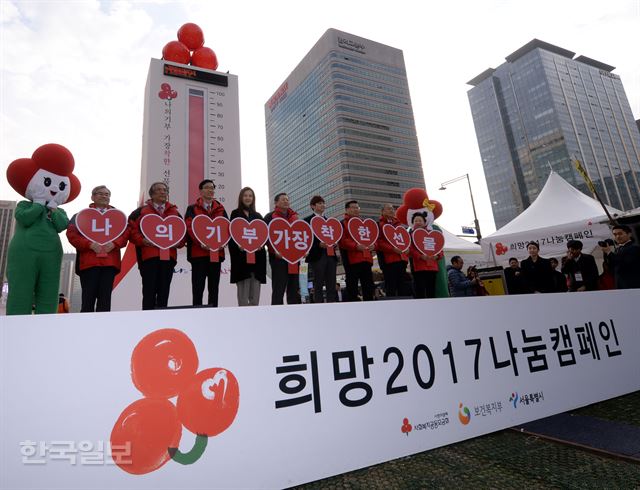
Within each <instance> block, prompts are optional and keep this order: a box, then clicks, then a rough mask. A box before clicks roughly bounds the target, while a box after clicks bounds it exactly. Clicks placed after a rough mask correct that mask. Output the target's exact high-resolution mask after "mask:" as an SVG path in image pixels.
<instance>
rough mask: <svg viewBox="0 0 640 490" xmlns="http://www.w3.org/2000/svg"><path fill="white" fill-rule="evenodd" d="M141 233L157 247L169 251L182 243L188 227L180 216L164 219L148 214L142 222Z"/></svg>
mask: <svg viewBox="0 0 640 490" xmlns="http://www.w3.org/2000/svg"><path fill="white" fill-rule="evenodd" d="M140 231H142V234H143V235H144V237H145V238H146V239H147V240H149V241H150V242H151V243H153V244H154V245H155V246H156V247H158V248H159V249H161V250H168V249H170V248H171V247H175V246H176V245H178V244H179V243H180V242H181V241H182V239H183V238H184V234H185V233H186V232H187V225H186V224H185V222H184V220H183V219H182V218H180V217H178V216H167V217H166V218H163V217H162V216H158V215H157V214H146V215H144V216H143V217H142V219H141V220H140Z"/></svg>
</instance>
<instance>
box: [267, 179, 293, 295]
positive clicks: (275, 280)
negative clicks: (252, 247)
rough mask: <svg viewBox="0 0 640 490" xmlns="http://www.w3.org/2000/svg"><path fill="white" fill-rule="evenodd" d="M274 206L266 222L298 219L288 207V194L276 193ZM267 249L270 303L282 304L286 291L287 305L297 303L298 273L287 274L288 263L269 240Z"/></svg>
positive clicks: (290, 221)
mask: <svg viewBox="0 0 640 490" xmlns="http://www.w3.org/2000/svg"><path fill="white" fill-rule="evenodd" d="M273 202H274V204H275V207H274V209H273V211H271V212H270V213H268V214H267V215H266V216H265V217H264V220H265V222H266V223H267V224H269V223H270V222H271V220H272V219H274V218H282V219H285V220H287V221H288V222H289V223H293V222H294V221H296V220H297V219H298V213H296V212H295V211H294V210H293V209H291V208H290V207H289V196H287V194H286V193H284V192H281V193H279V194H276V197H275V198H274V200H273ZM267 248H268V250H269V264H270V265H271V304H272V305H282V304H284V293H285V292H286V293H287V304H288V305H299V304H300V303H301V302H302V301H301V299H300V279H299V274H289V263H288V262H287V261H286V260H284V259H283V258H282V256H281V255H280V254H279V253H278V252H277V251H276V250H275V249H274V248H273V246H272V245H271V242H268V243H267Z"/></svg>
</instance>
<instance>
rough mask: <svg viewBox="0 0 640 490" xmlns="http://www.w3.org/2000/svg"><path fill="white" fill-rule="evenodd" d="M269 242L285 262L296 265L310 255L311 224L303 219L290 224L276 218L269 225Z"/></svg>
mask: <svg viewBox="0 0 640 490" xmlns="http://www.w3.org/2000/svg"><path fill="white" fill-rule="evenodd" d="M269 241H270V242H271V245H273V248H275V249H276V251H277V252H278V253H279V254H280V255H282V258H283V259H284V260H286V261H287V262H289V263H290V264H295V263H297V262H299V261H300V260H301V259H302V258H303V257H304V256H305V255H307V253H309V250H310V249H311V245H313V231H312V230H311V226H310V225H309V223H307V222H306V221H303V220H301V219H299V220H296V221H294V222H293V223H289V222H288V221H287V220H285V219H282V218H275V219H273V220H272V221H271V223H269Z"/></svg>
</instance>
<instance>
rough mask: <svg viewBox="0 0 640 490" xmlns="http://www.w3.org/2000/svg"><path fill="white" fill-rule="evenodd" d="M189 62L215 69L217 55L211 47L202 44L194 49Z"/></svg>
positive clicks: (216, 66)
mask: <svg viewBox="0 0 640 490" xmlns="http://www.w3.org/2000/svg"><path fill="white" fill-rule="evenodd" d="M191 64H192V65H193V66H198V67H200V68H206V69H208V70H215V69H216V68H218V57H217V56H216V54H215V53H214V52H213V49H211V48H207V47H206V46H203V47H202V48H198V49H196V50H195V51H194V52H193V54H192V55H191Z"/></svg>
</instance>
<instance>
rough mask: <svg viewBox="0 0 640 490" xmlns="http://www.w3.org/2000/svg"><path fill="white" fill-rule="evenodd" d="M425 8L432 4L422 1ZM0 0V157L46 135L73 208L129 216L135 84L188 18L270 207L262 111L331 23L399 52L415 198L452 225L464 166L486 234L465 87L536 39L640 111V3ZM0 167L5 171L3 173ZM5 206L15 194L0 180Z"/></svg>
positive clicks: (484, 199)
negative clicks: (97, 193) (105, 192)
mask: <svg viewBox="0 0 640 490" xmlns="http://www.w3.org/2000/svg"><path fill="white" fill-rule="evenodd" d="M432 4H433V5H432ZM301 5H303V4H301V3H300V2H293V1H273V2H246V1H236V2H215V1H193V2H190V1H181V2H169V1H145V2H133V1H111V2H96V1H92V0H83V1H74V2H71V1H64V0H60V1H53V0H50V1H20V2H16V1H8V0H0V20H1V25H0V44H1V48H0V50H1V51H0V55H1V57H0V68H1V71H0V77H1V86H0V102H1V108H0V110H1V114H0V118H1V119H0V140H1V142H0V162H2V163H1V165H2V168H3V169H6V167H7V165H8V164H9V163H10V162H11V161H12V160H14V159H16V158H20V157H27V156H30V155H31V153H32V152H33V150H35V148H37V147H38V146H39V145H41V144H44V143H48V142H56V143H60V144H63V145H65V146H67V147H68V148H69V149H70V150H71V151H72V152H73V154H74V156H75V158H76V169H77V170H76V173H77V174H78V176H79V177H80V179H81V181H82V182H83V185H84V189H83V192H82V193H81V195H80V197H79V198H78V199H76V200H75V201H74V202H72V203H69V204H67V205H66V206H65V208H66V209H67V211H68V212H69V213H73V212H76V211H78V210H79V209H81V208H83V207H85V206H86V205H87V204H88V202H89V190H90V189H91V188H92V187H93V186H94V185H97V184H99V183H100V184H101V183H106V184H107V185H108V186H109V187H111V189H112V193H113V197H112V202H113V204H114V205H116V206H118V207H120V208H121V209H123V210H124V211H127V212H128V211H130V210H132V209H133V208H134V207H135V204H136V196H137V195H138V188H139V166H140V158H141V136H142V112H143V102H144V101H143V95H144V85H145V81H146V76H147V70H148V66H149V59H150V58H152V57H155V58H160V57H161V50H162V47H163V46H164V44H165V43H166V42H168V41H170V40H172V39H175V34H176V31H177V29H178V28H179V27H180V26H181V25H182V24H183V23H185V22H195V23H197V24H199V25H200V26H201V27H202V29H203V31H204V33H205V44H206V45H207V46H209V47H211V48H212V49H213V50H214V51H216V53H217V55H218V59H219V61H220V66H219V70H221V71H227V70H229V71H230V72H231V73H234V74H237V75H238V77H239V83H240V130H241V137H240V141H241V148H242V161H243V185H250V186H252V187H254V188H255V189H256V192H257V194H258V205H259V206H258V207H259V208H260V209H261V210H262V211H266V210H267V208H268V202H267V200H268V198H267V168H266V144H265V135H264V108H263V106H264V103H265V101H266V100H267V99H268V98H269V97H270V96H271V95H272V93H273V92H275V90H276V89H277V88H278V87H279V86H280V84H281V83H282V82H283V81H284V80H285V78H286V77H287V75H288V74H289V73H290V72H291V70H292V69H293V68H294V67H295V65H296V64H297V63H298V61H299V60H300V59H301V58H302V57H303V56H304V55H305V54H306V53H307V51H308V50H309V49H310V48H311V47H312V46H313V44H314V43H315V42H316V41H317V39H318V38H319V37H320V36H321V35H322V34H323V33H324V31H325V30H326V29H328V28H329V27H334V28H336V29H340V30H344V31H347V32H350V33H353V34H356V35H358V36H361V37H364V38H368V39H372V40H375V41H377V42H381V43H384V44H388V45H390V46H394V47H396V48H400V49H402V50H403V51H404V56H405V63H406V67H407V73H408V77H409V84H410V90H411V97H412V102H413V108H414V113H415V119H416V127H417V130H418V140H419V144H420V152H421V156H422V161H423V166H424V172H425V179H426V183H427V191H428V192H429V195H430V197H432V198H434V199H438V200H440V201H441V202H442V203H443V205H444V213H443V216H442V218H441V219H440V220H439V222H440V223H441V224H443V225H444V226H445V227H447V228H448V229H450V230H451V231H453V232H459V230H460V225H468V224H471V223H472V220H473V216H472V213H471V208H470V201H469V197H468V190H467V188H466V186H465V185H463V184H462V183H461V184H454V185H452V186H451V187H450V188H449V189H448V190H447V191H445V192H439V191H438V190H437V189H438V187H439V186H440V182H442V181H445V180H449V179H451V178H453V177H456V176H458V175H461V174H464V173H467V172H469V174H470V175H471V179H472V184H473V188H474V194H475V196H476V204H477V206H478V214H479V217H480V222H481V226H482V231H483V234H488V233H489V232H490V231H492V230H493V229H494V225H493V218H492V216H491V209H490V203H489V198H488V194H487V192H486V185H485V181H484V174H483V171H482V166H481V162H480V155H479V152H478V147H477V143H476V139H475V132H474V130H473V121H472V119H471V113H470V110H469V104H468V101H467V95H466V92H467V90H468V89H469V88H470V87H469V86H467V85H465V83H466V81H468V80H470V79H471V78H472V77H473V76H475V75H477V74H478V73H480V72H481V71H483V70H484V69H486V68H488V67H489V66H493V67H495V66H497V65H499V64H500V63H502V62H503V61H504V57H505V56H506V55H508V54H509V53H511V52H513V51H515V50H516V49H517V48H519V47H520V46H522V45H523V44H525V43H526V42H528V41H530V40H531V39H533V38H534V37H535V38H538V39H542V40H544V41H547V42H550V43H553V44H557V45H559V46H562V47H564V48H567V49H569V50H572V51H575V52H576V53H578V54H584V55H585V56H588V57H591V58H595V59H597V60H600V61H603V62H605V63H608V64H611V65H614V66H616V67H617V69H616V71H615V72H614V73H617V74H618V75H620V76H621V77H622V81H623V83H624V85H625V88H626V91H627V96H628V97H629V100H630V102H631V108H632V110H633V113H634V116H635V117H636V118H640V56H638V50H637V39H638V37H637V36H638V34H637V33H638V32H640V1H638V0H633V1H627V0H619V1H613V2H607V3H603V2H602V1H591V0H587V1H574V0H567V1H548V0H539V1H529V0H526V1H457V2H437V4H436V2H429V3H427V2H416V1H405V0H397V1H394V2H380V1H369V2H344V1H339V2H338V1H333V0H328V1H323V2H305V3H304V8H302V7H301ZM3 174H4V172H3ZM0 195H1V198H2V199H17V198H18V197H19V196H18V195H17V194H15V193H14V192H13V190H12V189H11V188H10V187H9V186H8V184H7V183H6V181H5V179H4V178H3V179H0Z"/></svg>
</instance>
